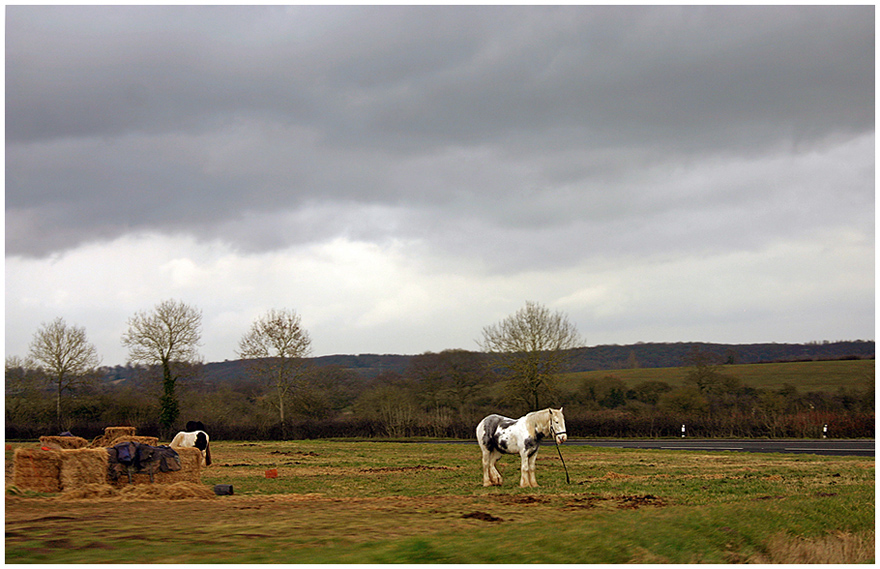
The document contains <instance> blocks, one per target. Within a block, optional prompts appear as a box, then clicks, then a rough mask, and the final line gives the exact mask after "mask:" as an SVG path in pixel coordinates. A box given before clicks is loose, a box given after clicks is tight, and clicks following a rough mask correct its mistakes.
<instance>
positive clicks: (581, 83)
mask: <svg viewBox="0 0 880 569" xmlns="http://www.w3.org/2000/svg"><path fill="white" fill-rule="evenodd" d="M873 37H874V8H873V7H872V6H857V7H817V6H803V7H784V8H782V7H778V8H777V7H683V8H680V7H661V8H651V7H613V8H604V7H557V8H532V7H467V6H451V7H383V8H376V7H294V8H284V7H268V8H263V7H177V6H159V7H106V6H100V7H87V8H84V7H35V6H28V7H16V6H10V7H8V8H7V59H6V72H7V78H6V86H7V87H6V104H7V107H6V127H7V131H6V132H7V134H6V136H7V155H6V158H7V160H6V166H7V174H6V175H7V178H6V212H7V214H6V220H7V224H6V226H7V230H6V244H7V255H10V254H13V255H14V254H21V255H43V254H47V253H50V252H52V251H56V250H60V249H65V248H69V247H73V246H76V245H77V244H79V243H82V242H86V241H89V240H95V239H109V238H113V237H116V236H119V235H122V234H124V233H127V232H131V231H166V232H193V233H196V234H197V235H201V236H205V237H220V238H224V239H229V240H233V241H234V242H235V244H236V245H239V246H242V247H244V248H246V249H247V248H253V249H260V248H275V247H283V246H286V245H289V244H291V243H296V242H302V241H306V240H319V239H323V238H328V237H332V236H333V235H338V234H348V235H355V236H363V237H364V238H367V239H381V238H383V237H386V238H387V237H390V236H396V235H401V236H403V237H421V238H430V239H435V240H436V242H437V243H439V244H443V246H445V247H452V248H454V247H455V246H456V244H458V242H459V241H460V240H462V239H464V240H468V239H465V238H464V237H463V236H465V235H469V236H470V237H469V241H470V242H469V243H467V244H466V246H467V247H468V248H469V249H475V248H476V249H479V248H480V247H486V250H485V251H484V254H486V255H491V256H492V257H504V256H505V255H507V256H508V257H509V258H510V259H511V262H513V260H515V259H517V258H519V254H520V253H521V252H522V251H523V250H531V251H532V253H531V254H529V255H527V256H526V257H527V259H529V260H533V259H542V258H543V259H544V260H545V262H549V257H548V255H547V254H546V251H547V249H548V247H550V244H551V243H558V242H559V240H560V239H567V240H568V241H569V242H570V241H571V240H572V239H575V238H580V239H583V238H584V236H590V237H593V236H595V237H596V238H601V237H602V235H605V232H606V231H614V230H620V229H621V228H624V227H627V228H629V229H630V231H631V230H632V228H633V227H635V228H636V234H637V235H643V234H647V235H654V238H653V239H652V241H653V242H655V243H658V242H660V241H663V240H667V241H665V242H668V243H675V242H676V231H678V228H680V225H681V224H682V220H683V219H688V220H691V221H693V220H695V219H700V211H704V212H707V215H706V218H707V219H709V218H712V217H713V216H714V217H715V218H716V219H717V217H718V212H720V211H723V212H729V211H734V212H737V211H741V210H742V208H744V207H745V206H744V204H749V203H752V204H754V203H755V202H754V200H755V199H757V198H756V195H761V194H763V195H766V196H768V199H769V202H768V204H773V203H777V202H779V200H782V201H783V202H784V203H788V202H785V200H784V199H783V197H784V196H782V197H781V196H780V194H777V193H774V189H773V187H768V188H765V189H764V190H763V192H762V191H760V189H756V188H754V187H753V188H752V190H751V191H754V192H755V194H752V195H747V193H745V192H743V190H742V188H741V187H735V188H731V189H729V190H728V191H725V190H724V189H723V188H718V187H717V186H718V184H717V183H716V180H715V179H713V180H712V181H711V182H710V183H708V184H705V185H703V186H700V185H699V183H698V182H691V183H692V184H693V186H692V187H691V188H690V189H689V190H686V191H685V192H684V194H682V193H681V192H682V190H681V188H680V184H678V183H677V181H678V180H679V176H680V175H681V172H682V171H684V172H685V177H686V176H687V175H688V173H690V175H696V173H699V172H704V173H709V172H710V171H718V170H719V169H720V168H716V167H715V166H713V164H716V163H718V162H719V161H723V160H727V159H732V160H733V162H736V161H737V160H739V159H741V158H744V157H751V158H753V159H754V158H755V157H759V158H760V157H761V156H762V155H763V154H765V153H780V152H781V153H784V154H790V155H797V154H798V153H804V152H810V151H812V150H813V149H815V148H822V147H824V145H826V144H828V141H829V140H832V141H833V140H837V138H841V137H842V138H844V139H845V138H847V137H858V135H860V134H867V133H872V132H873V124H874V83H873V82H874V43H873ZM706 161H708V163H707V162H706ZM706 164H708V165H706ZM871 164H872V162H871ZM783 168H784V166H783ZM725 175H726V176H729V175H730V173H729V172H727V173H726V174H725ZM864 175H865V176H869V177H870V178H871V179H873V170H872V171H871V172H867V173H864ZM665 181H668V182H669V183H668V184H664V182H665ZM852 185H853V187H852V188H851V189H850V190H849V192H848V193H847V194H846V195H848V196H851V197H852V200H853V201H855V202H856V205H855V206H853V207H851V209H853V208H861V207H863V206H864V205H865V203H869V204H873V189H871V193H870V195H868V193H867V192H866V190H865V189H864V187H861V186H859V184H858V182H853V184H852ZM778 186H782V187H786V188H790V187H791V184H788V183H780V184H778ZM821 191H822V192H828V191H831V190H830V189H829V188H827V187H824V186H823V188H822V190H821ZM701 192H702V193H701ZM824 195H825V194H824V193H823V196H824ZM817 199H818V201H819V202H820V203H823V204H824V203H825V202H824V201H823V199H825V198H821V197H820V198H817ZM785 207H788V206H787V205H786V206H785ZM370 208H372V209H370ZM847 211H850V210H847ZM377 212H382V213H383V214H378V215H373V214H376V213H377ZM685 212H686V213H685ZM384 214H388V215H384ZM845 214H846V212H844V213H843V214H841V215H845ZM742 215H743V216H744V217H745V214H744V213H743V214H742ZM664 216H668V217H664ZM292 220H293V221H295V222H296V223H297V224H298V225H297V227H296V228H290V227H289V224H290V222H291V221H292ZM401 220H402V221H401ZM663 221H668V222H669V225H665V226H664V227H665V228H662V227H660V226H661V225H663V224H662V222H663ZM803 221H804V220H803V219H802V218H797V217H795V218H793V219H792V220H791V223H793V224H800V223H802V222H803ZM591 223H592V225H591ZM706 223H707V225H710V226H711V225H712V223H711V222H709V221H707V222H706ZM743 223H745V222H743ZM449 227H456V228H458V231H457V232H450V231H449V230H448V229H447V228H449ZM670 227H672V229H670ZM640 228H641V229H640ZM649 229H650V230H649ZM788 229H789V227H788V226H780V227H779V228H778V229H777V230H778V231H780V232H784V231H787V230H788ZM715 230H716V232H718V234H717V237H716V240H717V241H719V242H721V241H724V240H725V235H727V236H729V235H730V233H725V232H724V230H727V231H731V232H734V234H739V233H741V231H742V225H739V224H736V223H732V222H728V223H726V224H722V228H720V229H719V228H718V227H717V224H715ZM658 232H659V233H658ZM475 234H480V235H491V237H486V238H484V239H482V240H480V241H481V242H480V243H477V244H474V243H473V241H474V240H473V235H475ZM680 241H690V242H693V241H694V239H693V236H692V235H690V236H687V237H686V238H684V239H680ZM616 242H617V243H618V246H619V247H620V248H621V250H622V251H624V252H626V251H629V252H632V251H634V250H636V249H637V248H638V245H637V244H632V245H630V244H628V241H627V240H626V239H624V240H622V241H616ZM511 246H516V248H517V250H516V251H513V252H512V251H511V250H510V247H511ZM587 246H595V245H587ZM493 248H494V249H493ZM569 254H572V253H571V250H570V249H569Z"/></svg>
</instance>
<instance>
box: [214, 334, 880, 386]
mask: <svg viewBox="0 0 880 569" xmlns="http://www.w3.org/2000/svg"><path fill="white" fill-rule="evenodd" d="M694 351H698V352H703V353H710V354H714V355H715V356H716V357H717V359H718V362H719V363H722V364H755V363H769V362H788V361H810V360H836V359H842V358H852V359H871V358H873V357H874V342H873V341H864V340H856V341H848V342H821V343H819V342H811V343H808V344H712V343H704V342H678V343H638V344H631V345H624V346H619V345H609V346H594V347H591V348H578V349H576V350H572V354H571V355H572V357H571V368H570V369H569V371H571V372H580V371H596V370H614V369H627V368H633V367H642V368H658V367H676V366H683V365H688V363H689V362H688V361H687V360H688V356H689V355H690V354H692V353H693V352H694ZM412 358H413V356H411V355H395V354H382V355H380V354H359V355H334V356H320V357H316V358H311V361H312V363H313V364H314V365H316V366H318V367H325V366H338V367H341V368H344V369H349V370H352V371H355V372H357V373H358V374H359V375H361V376H362V377H364V378H370V377H375V376H377V375H379V374H382V373H387V372H396V373H400V374H402V373H404V371H406V368H407V366H408V365H409V362H410V360H411V359H412ZM202 373H203V378H204V379H205V380H206V381H208V382H222V381H234V380H238V379H245V378H246V376H247V370H246V368H245V365H244V362H242V361H241V360H234V361H225V362H216V363H209V364H205V365H204V366H203V368H202Z"/></svg>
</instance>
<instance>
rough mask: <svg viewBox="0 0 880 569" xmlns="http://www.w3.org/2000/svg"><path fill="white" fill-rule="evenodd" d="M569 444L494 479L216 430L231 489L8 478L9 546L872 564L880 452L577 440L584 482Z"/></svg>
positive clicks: (422, 559) (431, 458)
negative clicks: (50, 492) (270, 474)
mask: <svg viewBox="0 0 880 569" xmlns="http://www.w3.org/2000/svg"><path fill="white" fill-rule="evenodd" d="M553 451H555V449H552V448H550V449H546V448H545V449H542V450H541V452H540V454H539V456H538V468H537V477H538V482H539V484H540V485H541V486H540V487H538V488H531V489H522V488H519V487H518V486H517V482H518V478H519V475H518V467H519V460H518V458H517V457H510V456H508V457H505V458H503V459H502V460H501V461H500V462H499V467H500V468H499V470H501V473H502V475H503V476H504V483H503V485H502V486H501V487H490V488H484V487H483V486H482V485H481V475H480V453H479V449H478V447H477V446H476V445H470V444H422V443H392V442H378V441H368V442H353V441H324V440H310V441H284V442H276V441H271V442H270V441H261V442H243V441H216V442H212V455H213V460H214V464H212V466H211V467H209V468H208V469H206V470H205V471H204V472H203V474H202V483H203V484H205V485H207V486H213V485H215V484H231V485H233V487H234V491H235V494H234V495H232V496H220V497H217V498H215V499H212V500H183V501H155V502H149V503H143V502H140V503H126V502H120V501H116V502H110V501H106V500H104V501H102V500H92V501H88V500H80V501H77V500H71V501H65V500H59V499H56V498H54V497H48V496H45V495H44V496H40V497H37V498H27V497H25V498H23V497H21V496H15V495H11V494H10V492H8V491H7V497H6V519H7V525H6V536H7V537H6V561H7V562H8V563H632V562H635V563H734V562H759V563H770V562H779V563H807V562H810V563H816V562H822V563H850V562H873V559H874V549H873V547H874V546H873V544H874V499H875V498H874V481H875V476H874V460H873V458H871V459H866V458H863V457H824V456H815V455H782V454H749V453H736V452H705V451H671V450H635V449H606V448H596V447H589V446H563V448H562V452H563V454H564V457H565V462H566V465H567V466H568V470H569V474H570V476H571V482H572V483H571V484H567V483H566V482H565V473H564V471H563V469H562V466H561V464H560V461H559V458H558V456H557V455H556V453H555V452H553ZM7 454H8V453H7ZM267 470H275V471H277V473H278V476H277V478H267V477H266V471H267ZM136 512H144V514H140V513H137V514H136Z"/></svg>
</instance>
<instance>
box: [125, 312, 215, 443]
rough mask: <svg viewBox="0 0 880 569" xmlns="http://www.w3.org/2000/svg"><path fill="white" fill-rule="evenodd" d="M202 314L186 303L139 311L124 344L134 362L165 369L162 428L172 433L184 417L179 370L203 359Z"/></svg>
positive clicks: (161, 403) (129, 321)
mask: <svg viewBox="0 0 880 569" xmlns="http://www.w3.org/2000/svg"><path fill="white" fill-rule="evenodd" d="M201 329H202V313H201V311H200V310H197V309H196V308H194V307H192V306H188V305H187V304H184V303H183V302H178V301H174V300H166V301H163V302H160V303H159V304H158V305H156V307H155V308H154V309H153V311H152V312H149V313H148V312H138V313H136V314H135V315H134V316H133V317H131V318H129V320H128V331H127V332H125V333H124V334H123V335H122V345H123V346H126V347H127V348H128V353H129V359H130V361H131V362H132V363H143V364H147V365H158V366H161V368H162V395H161V397H160V398H159V408H160V410H159V425H160V426H161V427H162V428H163V429H164V431H165V434H166V435H167V434H170V433H171V430H172V428H173V427H174V423H175V422H176V421H177V418H178V416H179V415H180V406H179V404H178V401H177V394H176V392H175V386H176V383H177V379H178V373H179V368H180V367H181V366H188V365H189V364H192V363H194V362H197V361H198V360H199V359H200V356H199V354H198V346H199V341H200V340H201V335H202V331H201Z"/></svg>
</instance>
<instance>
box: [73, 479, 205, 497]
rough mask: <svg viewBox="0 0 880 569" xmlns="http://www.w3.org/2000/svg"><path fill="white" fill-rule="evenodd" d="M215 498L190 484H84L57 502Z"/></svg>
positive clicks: (197, 485) (202, 487) (195, 485)
mask: <svg viewBox="0 0 880 569" xmlns="http://www.w3.org/2000/svg"><path fill="white" fill-rule="evenodd" d="M216 498H217V496H216V495H215V494H214V492H213V491H212V490H211V489H210V488H208V487H207V486H202V485H201V484H193V483H192V482H175V483H174V484H162V485H157V484H140V485H137V486H125V487H123V488H121V489H119V490H117V489H116V488H114V487H113V486H110V485H108V484H86V485H85V486H80V487H79V488H74V489H72V490H65V491H64V492H62V493H61V494H60V495H59V496H58V497H57V499H58V500H65V501H66V500H191V499H198V500H213V499H216Z"/></svg>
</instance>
